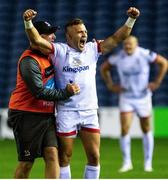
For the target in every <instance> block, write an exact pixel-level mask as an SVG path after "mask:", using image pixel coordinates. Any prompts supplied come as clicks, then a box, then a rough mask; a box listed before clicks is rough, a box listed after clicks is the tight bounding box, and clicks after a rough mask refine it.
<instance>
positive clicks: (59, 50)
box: [49, 43, 66, 66]
mask: <svg viewBox="0 0 168 180" xmlns="http://www.w3.org/2000/svg"><path fill="white" fill-rule="evenodd" d="M52 45H53V53H52V54H50V55H49V57H50V58H51V60H52V63H53V65H54V66H56V64H57V63H58V62H57V61H58V59H59V60H60V58H57V57H61V56H62V54H65V52H66V46H65V44H64V43H52Z"/></svg>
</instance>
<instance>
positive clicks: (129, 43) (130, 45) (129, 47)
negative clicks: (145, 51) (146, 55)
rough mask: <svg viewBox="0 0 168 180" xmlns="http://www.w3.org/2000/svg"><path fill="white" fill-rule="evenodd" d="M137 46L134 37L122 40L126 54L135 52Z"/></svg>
mask: <svg viewBox="0 0 168 180" xmlns="http://www.w3.org/2000/svg"><path fill="white" fill-rule="evenodd" d="M136 47H137V40H136V39H134V38H128V39H126V40H125V41H124V42H123V48H124V50H125V52H126V53H127V54H128V55H131V54H133V53H134V52H135V49H136Z"/></svg>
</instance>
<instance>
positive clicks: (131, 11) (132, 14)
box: [127, 7, 140, 19]
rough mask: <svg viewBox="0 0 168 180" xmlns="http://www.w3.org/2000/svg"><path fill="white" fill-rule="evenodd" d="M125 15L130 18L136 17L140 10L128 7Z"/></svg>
mask: <svg viewBox="0 0 168 180" xmlns="http://www.w3.org/2000/svg"><path fill="white" fill-rule="evenodd" d="M127 15H128V16H129V17H131V18H134V19H136V18H137V17H138V16H139V15H140V11H139V10H138V9H137V8H135V7H130V8H129V9H128V10H127Z"/></svg>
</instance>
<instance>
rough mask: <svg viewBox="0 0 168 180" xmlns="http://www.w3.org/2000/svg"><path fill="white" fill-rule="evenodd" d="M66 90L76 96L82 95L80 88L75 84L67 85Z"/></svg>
mask: <svg viewBox="0 0 168 180" xmlns="http://www.w3.org/2000/svg"><path fill="white" fill-rule="evenodd" d="M66 89H67V91H68V92H69V93H70V94H72V95H74V94H79V93H80V87H79V85H78V84H75V83H69V84H67V85H66Z"/></svg>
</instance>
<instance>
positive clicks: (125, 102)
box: [119, 94, 152, 118]
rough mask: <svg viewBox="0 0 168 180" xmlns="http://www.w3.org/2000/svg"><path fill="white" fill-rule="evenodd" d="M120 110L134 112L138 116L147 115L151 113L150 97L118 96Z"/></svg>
mask: <svg viewBox="0 0 168 180" xmlns="http://www.w3.org/2000/svg"><path fill="white" fill-rule="evenodd" d="M119 108H120V112H121V113H122V112H135V113H136V114H137V115H138V116H139V117H141V118H143V117H149V116H151V114H152V98H151V95H150V94H149V95H147V96H145V97H143V98H126V97H123V96H120V98H119Z"/></svg>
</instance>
